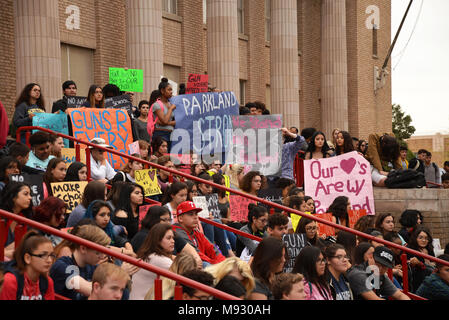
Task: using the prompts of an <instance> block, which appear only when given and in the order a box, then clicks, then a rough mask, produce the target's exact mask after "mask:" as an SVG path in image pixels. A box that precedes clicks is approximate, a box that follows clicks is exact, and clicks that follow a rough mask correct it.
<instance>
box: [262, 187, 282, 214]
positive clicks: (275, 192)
mask: <svg viewBox="0 0 449 320" xmlns="http://www.w3.org/2000/svg"><path fill="white" fill-rule="evenodd" d="M257 196H258V197H259V198H262V199H265V200H267V201H270V202H274V203H277V204H280V205H283V203H282V199H283V198H282V189H279V188H274V189H262V190H259V192H258V193H257ZM259 205H261V206H263V207H265V208H267V209H268V212H270V209H271V208H273V207H271V206H269V205H266V204H264V203H262V202H259ZM274 211H275V212H282V210H280V209H278V208H274Z"/></svg>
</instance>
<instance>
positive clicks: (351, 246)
mask: <svg viewBox="0 0 449 320" xmlns="http://www.w3.org/2000/svg"><path fill="white" fill-rule="evenodd" d="M336 243H337V244H340V245H342V246H343V247H344V249H345V250H346V253H347V254H348V256H349V260H350V261H351V262H352V256H353V253H354V250H355V247H356V246H357V237H356V235H355V234H353V233H350V232H346V231H340V232H339V233H338V234H337V241H336Z"/></svg>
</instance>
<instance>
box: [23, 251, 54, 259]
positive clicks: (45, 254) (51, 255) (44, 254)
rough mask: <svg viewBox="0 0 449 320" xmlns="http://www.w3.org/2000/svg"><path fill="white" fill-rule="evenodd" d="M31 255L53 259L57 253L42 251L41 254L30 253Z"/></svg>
mask: <svg viewBox="0 0 449 320" xmlns="http://www.w3.org/2000/svg"><path fill="white" fill-rule="evenodd" d="M29 255H30V256H33V257H37V258H41V259H44V260H47V259H48V258H49V257H50V258H51V259H52V260H55V259H56V255H55V254H54V253H40V254H34V253H30V254H29Z"/></svg>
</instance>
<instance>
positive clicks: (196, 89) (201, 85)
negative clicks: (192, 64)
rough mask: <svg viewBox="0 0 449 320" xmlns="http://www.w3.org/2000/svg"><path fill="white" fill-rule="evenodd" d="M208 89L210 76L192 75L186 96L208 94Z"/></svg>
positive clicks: (190, 75)
mask: <svg viewBox="0 0 449 320" xmlns="http://www.w3.org/2000/svg"><path fill="white" fill-rule="evenodd" d="M208 87H209V75H207V74H192V73H190V74H189V79H188V82H187V86H186V94H191V93H200V92H207V90H208Z"/></svg>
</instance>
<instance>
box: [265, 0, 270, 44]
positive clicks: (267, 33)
mask: <svg viewBox="0 0 449 320" xmlns="http://www.w3.org/2000/svg"><path fill="white" fill-rule="evenodd" d="M264 7H265V9H264V15H265V41H266V42H270V41H271V0H265V6H264Z"/></svg>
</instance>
